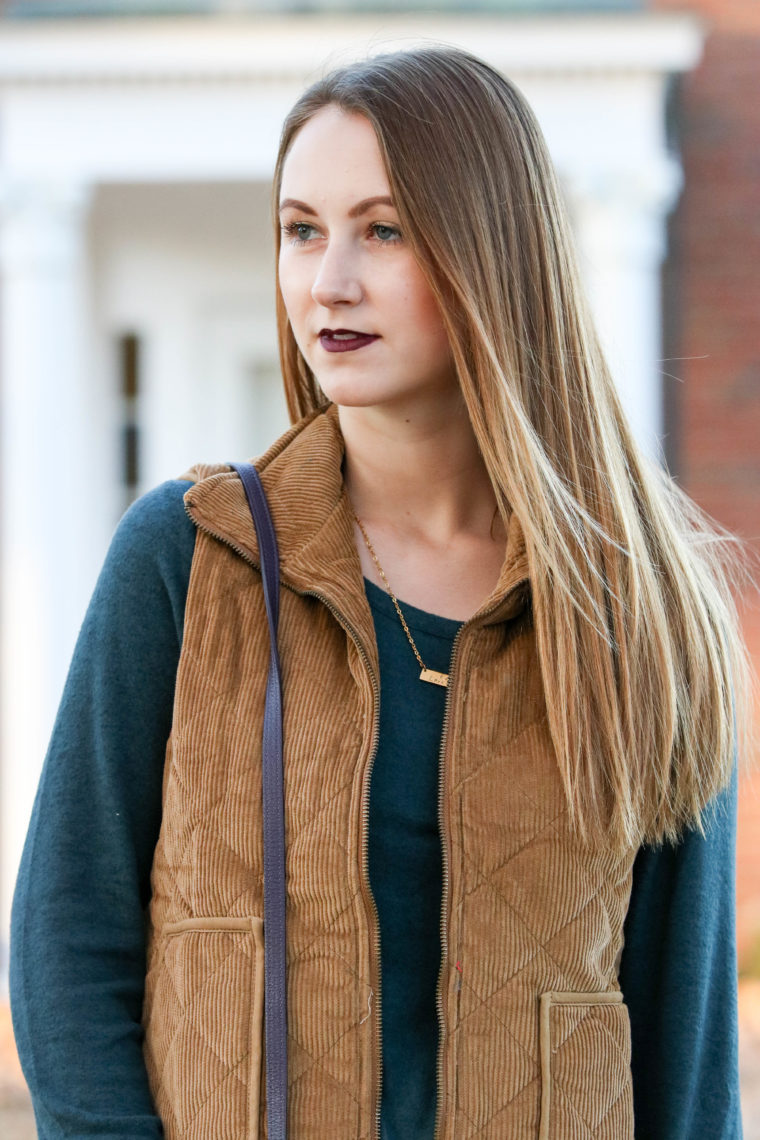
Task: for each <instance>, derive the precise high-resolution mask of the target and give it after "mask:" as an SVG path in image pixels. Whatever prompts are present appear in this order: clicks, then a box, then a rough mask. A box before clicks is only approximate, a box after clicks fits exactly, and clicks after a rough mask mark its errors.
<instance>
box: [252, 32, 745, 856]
mask: <svg viewBox="0 0 760 1140" xmlns="http://www.w3.org/2000/svg"><path fill="white" fill-rule="evenodd" d="M327 105H335V106H337V107H339V108H341V109H343V110H344V111H346V112H349V113H355V114H360V115H363V116H365V117H366V118H367V119H368V120H369V122H370V123H371V124H372V126H373V127H374V130H375V133H376V136H377V141H378V144H379V147H380V152H381V154H382V157H383V161H384V163H385V168H386V172H387V176H388V181H389V184H390V187H391V193H392V195H393V198H394V201H395V203H396V206H397V210H398V214H399V218H400V221H401V229H402V232H403V234H404V239H405V240H406V241H407V242H408V244H409V245H410V247H411V249H412V251H413V253H414V254H415V256H416V258H417V260H418V262H419V264H420V266H421V268H422V270H423V272H424V273H425V276H426V278H427V280H428V282H429V285H430V287H431V289H432V290H433V293H434V294H435V296H436V299H437V301H438V303H439V305H440V309H441V313H442V317H443V320H444V321H445V326H446V329H447V332H448V336H449V339H450V342H451V346H452V350H453V355H454V361H455V366H456V370H457V374H458V378H459V383H460V385H461V389H462V393H463V396H464V399H465V402H466V405H467V408H468V412H469V416H470V420H471V423H472V427H473V429H474V432H475V436H476V438H477V442H478V444H479V447H480V451H481V453H482V456H483V459H484V462H485V464H486V467H487V470H488V473H489V476H490V479H491V483H492V485H493V488H494V491H495V493H496V497H497V501H498V502H499V505H500V508H501V509H502V512H503V513H505V514H506V513H508V512H509V511H512V510H514V511H515V512H516V514H517V517H518V519H519V520H520V523H521V525H522V528H523V531H524V534H525V542H526V551H527V555H528V560H529V566H530V574H531V596H532V607H533V619H534V623H535V631H536V641H537V648H538V654H539V660H540V667H541V672H542V681H543V685H544V692H545V696H546V707H547V716H548V727H549V731H550V733H551V737H552V742H553V746H554V749H555V751H556V756H557V763H558V765H559V770H560V773H561V777H562V781H563V784H564V788H565V792H566V796H567V801H568V806H569V812H570V816H571V819H572V820H573V822H574V824H575V826H576V828H577V830H578V832H579V834H580V835H581V836H582V838H584V839H585V840H596V841H600V840H601V841H604V842H607V843H611V844H612V845H613V846H616V847H620V848H624V847H626V846H629V845H638V844H640V843H642V842H661V841H663V840H664V839H669V840H675V839H676V838H677V837H678V836H679V835H680V834H681V833H682V832H683V830H684V828H685V827H687V826H694V827H696V828H697V829H698V830H703V819H702V816H703V813H704V808H705V806H706V805H707V803H708V802H709V801H710V800H711V799H712V797H713V796H714V795H715V794H716V793H717V792H718V791H720V790H721V789H722V788H724V787H725V786H726V785H727V783H728V782H729V780H730V777H731V772H732V768H733V764H734V760H735V756H736V753H737V744H740V745H741V748H742V750H745V749H746V750H749V749H751V748H753V747H754V735H753V732H752V730H751V724H752V701H753V688H754V684H753V680H754V679H753V672H752V665H751V661H750V657H749V654H748V652H747V648H746V645H745V643H744V641H743V638H742V635H741V629H740V623H739V618H738V613H737V609H736V605H735V602H734V599H733V596H732V588H733V587H735V586H736V587H738V586H739V583H740V582H742V583H743V582H745V581H746V582H748V583H750V584H751V583H753V579H752V577H751V574H750V572H749V570H748V569H747V568H746V566H745V562H746V561H747V560H748V558H749V548H748V547H747V546H746V544H744V543H742V541H741V540H740V539H739V538H738V537H737V536H736V535H734V534H732V533H731V532H729V531H728V530H726V529H725V528H723V527H721V526H720V525H719V524H718V523H716V522H715V520H713V519H711V518H710V517H709V516H708V515H707V514H706V513H704V512H703V511H702V510H701V509H700V508H699V507H698V506H697V505H696V503H694V502H693V500H691V499H690V498H689V497H688V496H687V495H686V494H685V492H684V491H682V490H681V489H680V488H679V487H678V486H677V484H676V483H675V481H674V479H673V478H672V477H671V476H670V475H669V474H668V473H667V471H666V470H665V469H664V468H663V467H661V466H660V464H659V463H658V462H657V461H656V460H654V459H651V458H649V457H648V456H647V454H646V453H645V452H644V451H643V449H641V448H640V447H639V446H638V445H637V443H636V441H635V439H634V436H633V433H632V430H631V428H630V426H629V424H628V422H627V420H626V418H625V415H624V413H623V410H622V407H621V404H620V401H619V398H618V394H617V392H616V390H615V386H614V383H613V381H612V378H611V375H610V371H609V368H608V365H607V363H606V361H605V358H604V355H603V353H602V350H601V347H600V343H599V339H598V336H597V333H596V330H595V327H594V323H593V320H592V318H591V315H590V312H589V309H588V306H587V303H586V299H585V296H584V292H583V289H582V287H581V284H580V278H579V273H578V269H577V264H576V255H575V251H574V242H573V238H572V235H571V230H570V226H569V223H568V220H567V216H566V213H565V209H564V206H563V201H562V195H561V193H560V190H559V186H558V183H557V179H556V175H555V172H554V169H553V166H552V163H551V160H550V158H549V154H548V150H547V147H546V143H545V141H544V139H543V135H542V133H541V130H540V128H539V126H538V123H537V121H536V119H535V116H534V114H533V112H532V110H531V108H530V107H529V105H528V104H527V102H526V100H525V98H524V96H523V95H522V94H521V93H520V91H519V90H518V88H517V87H516V86H515V85H514V84H513V83H511V82H510V81H509V80H508V79H506V78H505V77H504V76H503V75H501V74H500V73H499V72H498V71H496V70H495V69H494V68H492V67H491V66H489V65H488V64H487V63H485V62H484V61H482V60H481V59H478V58H476V57H475V56H473V55H470V54H469V53H467V52H464V51H461V50H459V49H456V48H450V47H446V46H438V45H431V46H427V47H422V48H416V49H412V50H405V51H395V52H392V53H389V54H384V55H377V56H374V57H371V58H369V59H366V60H362V61H360V62H358V63H354V64H350V65H348V66H346V67H342V68H339V69H337V70H335V71H332V72H331V73H330V74H328V75H327V76H325V77H324V78H322V79H320V80H318V81H317V82H316V83H315V84H313V85H312V86H311V87H310V88H309V89H308V90H307V91H306V92H305V93H304V94H303V95H302V96H301V98H300V99H299V100H298V102H297V103H296V104H295V106H294V107H293V109H292V111H291V112H290V114H289V115H288V117H287V119H286V120H285V123H284V126H283V130H282V137H281V142H280V148H279V154H278V158H277V164H276V169H275V176H274V187H273V211H272V212H273V223H274V228H275V243H276V247H277V251H278V253H279V248H280V229H279V222H278V218H277V204H278V201H279V195H280V184H281V179H282V169H283V163H284V160H285V158H286V156H287V154H288V150H289V148H290V146H291V143H292V142H293V139H294V137H295V135H296V133H297V132H298V131H299V129H300V128H301V127H302V126H303V125H304V123H306V122H308V120H309V119H310V118H311V117H312V115H314V114H315V113H316V112H317V111H318V110H319V109H320V108H322V107H324V106H327ZM277 306H278V334H279V347H280V361H281V367H282V373H283V379H284V384H285V389H286V395H287V402H288V409H289V413H290V417H291V420H293V421H295V420H297V419H299V418H300V417H301V416H304V415H306V414H307V413H309V412H312V411H313V410H315V409H317V408H320V407H323V406H325V405H326V404H327V400H326V397H325V395H324V393H323V392H322V390H321V389H320V387H319V384H318V382H317V380H316V378H315V376H314V375H313V373H312V371H311V369H310V368H309V366H308V365H307V363H306V361H305V359H304V357H303V355H302V354H301V352H300V350H299V348H298V345H297V344H296V341H295V337H294V335H293V331H292V329H291V326H290V322H289V320H288V316H287V313H286V311H285V307H284V304H283V301H282V296H281V293H280V290H279V285H278V288H277ZM740 571H741V573H740Z"/></svg>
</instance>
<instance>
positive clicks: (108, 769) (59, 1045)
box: [10, 480, 742, 1140]
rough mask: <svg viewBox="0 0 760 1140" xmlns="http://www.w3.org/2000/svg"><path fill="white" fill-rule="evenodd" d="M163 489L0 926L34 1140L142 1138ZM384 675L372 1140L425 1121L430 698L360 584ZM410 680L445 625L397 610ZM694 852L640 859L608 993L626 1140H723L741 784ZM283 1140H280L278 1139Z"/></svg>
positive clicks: (70, 701)
mask: <svg viewBox="0 0 760 1140" xmlns="http://www.w3.org/2000/svg"><path fill="white" fill-rule="evenodd" d="M186 490H187V483H184V482H181V481H179V480H171V481H168V482H166V483H163V484H161V486H159V487H157V488H156V489H155V490H153V491H151V492H149V493H148V494H147V495H144V496H143V497H142V498H141V499H139V500H138V501H137V502H136V503H135V504H133V506H132V507H131V508H130V509H129V511H127V513H126V515H125V516H124V518H123V519H122V521H121V523H120V525H119V527H118V529H117V531H116V534H115V536H114V539H113V542H112V544H111V547H110V549H109V552H108V555H107V558H106V561H105V564H104V566H103V569H102V572H101V574H100V577H99V580H98V583H97V586H96V588H95V591H94V594H93V597H92V600H91V603H90V606H89V608H88V611H87V614H86V616H85V619H84V623H83V625H82V629H81V632H80V635H79V639H78V641H77V645H76V649H75V652H74V657H73V660H72V663H71V668H70V670H69V675H68V678H67V681H66V685H65V689H64V693H63V697H62V700H61V705H60V708H59V711H58V716H57V719H56V722H55V727H54V730H53V734H52V738H51V741H50V746H49V749H48V753H47V757H46V759H45V765H44V769H43V773H42V777H41V780H40V785H39V789H38V793H37V797H36V800H35V804H34V810H33V814H32V819H31V823H30V827H29V833H28V836H27V841H26V845H25V848H24V853H23V857H22V863H21V868H20V871H19V877H18V883H17V887H16V894H15V898H14V905H13V915H12V924H11V974H10V980H11V1001H12V1009H13V1018H14V1028H15V1031H16V1037H17V1042H18V1049H19V1055H20V1057H21V1062H22V1066H23V1069H24V1073H25V1075H26V1078H27V1081H28V1083H29V1087H30V1090H31V1093H32V1098H33V1101H34V1107H35V1113H36V1117H37V1126H38V1130H39V1137H40V1140H58V1138H61V1137H98V1138H99V1140H116V1138H118V1140H140V1138H145V1140H148V1138H150V1140H157V1138H158V1137H160V1136H161V1135H162V1129H161V1123H160V1121H159V1119H158V1117H157V1116H156V1114H155V1111H154V1109H153V1105H152V1102H151V1098H150V1093H149V1089H148V1083H147V1078H146V1073H145V1068H144V1065H143V1060H142V1052H141V1042H142V1030H141V1027H140V1016H141V1006H142V996H143V984H144V969H145V949H144V937H143V931H144V916H145V907H146V904H147V902H148V899H149V894H150V869H151V863H152V858H153V849H154V847H155V843H156V839H157V836H158V829H159V826H160V819H161V781H162V774H163V763H164V750H165V743H166V739H167V737H168V735H169V731H170V727H171V715H172V699H173V692H174V681H175V674H176V668H177V661H178V657H179V652H180V646H181V643H182V628H183V616H184V606H185V596H186V592H187V584H188V577H189V572H190V563H191V560H192V555H193V546H194V541H195V529H194V526H193V524H192V522H191V521H190V519H189V518H188V516H187V515H186V514H185V511H184V508H183V504H182V496H183V494H184V492H185V491H186ZM366 589H367V597H368V599H369V602H370V605H371V608H372V613H373V616H374V621H375V629H376V634H377V642H378V650H379V657H380V684H381V700H380V744H379V748H378V751H377V755H376V758H375V764H374V768H373V772H372V782H371V789H370V833H369V870H370V882H371V886H372V890H373V894H374V896H375V899H376V902H377V906H378V914H379V917H380V931H381V969H382V1026H383V1100H382V1140H431V1138H432V1131H433V1123H434V1116H435V1107H436V1106H435V1095H436V1072H435V1063H436V1049H437V1035H438V1026H437V1018H436V1010H435V988H436V982H437V974H438V967H439V962H440V905H441V847H440V837H439V834H438V816H437V808H438V754H439V744H440V733H441V722H442V717H443V703H444V697H445V691H444V690H443V689H439V688H437V687H436V686H433V685H425V684H422V683H420V681H419V679H418V673H419V670H418V666H417V664H416V661H415V659H414V655H413V653H412V650H411V647H410V646H409V643H408V642H407V640H406V637H405V635H404V632H403V629H402V628H401V624H400V622H399V621H398V617H397V615H396V612H395V610H394V609H393V606H392V603H391V601H390V598H389V597H388V596H387V594H385V593H384V592H383V591H382V590H380V589H379V588H378V587H377V586H375V585H373V584H372V583H371V582H366ZM401 605H402V608H403V610H404V614H405V617H406V619H407V622H408V623H409V626H410V628H411V629H412V631H413V636H414V638H415V641H416V642H417V645H418V647H419V650H420V653H421V655H422V657H423V659H424V661H425V663H426V664H427V665H429V666H430V667H432V668H434V669H440V670H444V671H445V670H446V669H447V668H448V662H449V657H450V653H451V644H452V641H453V638H454V635H455V633H456V630H457V628H458V624H459V623H457V622H455V621H451V620H448V619H445V618H440V617H437V616H435V615H432V614H427V613H424V612H423V611H421V610H418V609H415V608H414V607H412V606H409V605H405V604H404V602H403V600H402V601H401ZM709 815H710V821H709V826H708V833H707V836H706V838H702V837H700V836H699V835H697V834H696V833H693V832H692V833H689V834H688V835H687V836H686V837H685V838H684V840H683V841H682V842H681V843H680V844H679V845H678V846H675V847H674V846H664V847H662V848H660V849H642V850H641V851H640V852H639V854H638V856H637V858H636V862H635V864H634V872H633V890H632V896H631V904H630V908H629V911H628V915H627V918H626V923H625V948H624V952H623V958H622V963H621V970H620V981H621V987H622V990H623V994H624V998H625V1001H626V1003H627V1006H628V1009H629V1013H630V1018H631V1028H632V1043H633V1060H632V1069H633V1088H634V1105H635V1115H636V1135H637V1140H708V1138H709V1140H740V1138H741V1135H742V1131H741V1117H740V1108H739V1083H738V1062H737V1021H736V950H735V936H734V846H735V816H736V779H734V781H733V784H732V786H731V787H730V789H728V790H727V791H726V792H725V793H723V794H722V795H721V796H720V797H719V798H718V800H716V801H715V803H714V805H712V806H711V810H710V813H709ZM294 1140H297V1138H294Z"/></svg>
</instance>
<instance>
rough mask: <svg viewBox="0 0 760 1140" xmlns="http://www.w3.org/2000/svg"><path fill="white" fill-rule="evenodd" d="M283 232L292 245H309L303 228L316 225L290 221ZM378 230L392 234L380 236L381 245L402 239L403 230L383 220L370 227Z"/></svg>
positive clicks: (372, 229)
mask: <svg viewBox="0 0 760 1140" xmlns="http://www.w3.org/2000/svg"><path fill="white" fill-rule="evenodd" d="M280 229H281V230H282V232H283V233H284V234H285V235H286V236H287V237H288V240H289V241H290V244H291V245H308V243H309V240H310V239H309V238H304V237H301V236H300V232H299V231H301V230H313V229H314V226H312V225H311V223H310V222H288V223H287V225H283V226H280ZM378 230H384V231H385V232H386V233H389V234H391V235H392V237H391V238H390V239H385V238H381V237H378V238H377V240H378V243H379V244H380V245H395V244H396V242H397V241H400V240H401V231H400V230H398V229H396V227H395V226H386V225H383V223H382V222H373V223H372V225H371V226H370V227H369V232H372V233H375V235H376V236H377V231H378Z"/></svg>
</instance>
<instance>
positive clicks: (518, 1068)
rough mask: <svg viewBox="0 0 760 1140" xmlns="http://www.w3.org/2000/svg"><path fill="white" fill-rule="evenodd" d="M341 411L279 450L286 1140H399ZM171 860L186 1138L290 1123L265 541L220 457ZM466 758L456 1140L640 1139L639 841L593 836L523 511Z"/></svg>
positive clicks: (173, 776)
mask: <svg viewBox="0 0 760 1140" xmlns="http://www.w3.org/2000/svg"><path fill="white" fill-rule="evenodd" d="M342 456H343V440H342V435H341V432H340V426H339V421H338V417H337V409H336V408H335V407H334V405H330V406H329V407H328V409H327V411H323V412H318V413H315V414H313V415H311V416H308V417H306V418H305V419H304V420H302V421H301V422H300V423H299V424H296V425H295V426H294V427H293V428H291V429H290V431H288V432H287V433H286V434H285V435H284V436H283V437H282V438H281V439H280V440H278V441H277V442H276V443H275V444H274V445H273V446H272V447H271V448H270V450H269V451H268V452H267V453H266V454H265V455H264V456H263V457H262V458H260V459H259V460H257V463H256V466H257V468H258V470H259V472H260V474H261V476H262V481H263V484H264V487H265V489H266V492H267V495H268V498H269V501H270V505H271V508H272V514H273V518H274V523H275V527H276V529H277V533H278V538H279V543H280V554H281V580H282V585H283V590H282V597H281V615H280V653H281V658H282V680H283V687H284V713H283V716H284V739H285V758H284V765H285V772H284V783H285V826H286V842H287V857H286V883H287V971H288V983H287V985H288V1069H289V1071H288V1079H289V1088H288V1135H289V1137H292V1140H327V1138H328V1137H329V1140H379V1105H380V1093H381V1081H382V1072H381V1040H382V1038H381V1034H382V1026H381V994H380V984H379V977H380V974H379V966H380V961H379V954H380V946H379V934H378V923H377V912H376V910H375V907H374V902H373V899H372V895H371V892H370V888H369V880H368V875H367V821H368V796H369V781H370V775H371V769H372V763H373V758H374V753H375V750H376V744H377V723H378V705H379V680H378V659H377V647H376V643H375V637H374V627H373V623H372V616H371V612H370V609H369V606H368V603H367V599H366V595H365V591H364V586H363V580H362V570H361V566H360V562H359V557H358V554H357V551H356V547H355V544H354V538H353V530H352V516H351V513H350V509H349V506H348V503H347V499H346V496H345V492H344V488H343V481H342V473H341V460H342ZM185 477H186V478H190V479H192V480H194V482H193V484H192V485H191V486H190V487H189V489H188V491H187V493H186V495H185V506H186V510H187V512H188V514H189V515H190V517H191V519H192V520H193V521H194V523H195V524H196V527H197V538H196V546H195V553H194V557H193V562H192V568H191V574H190V582H189V589H188V595H187V604H186V612H185V625H184V639H183V644H182V650H181V656H180V661H179V667H178V672H177V681H176V692H175V703H174V714H173V723H172V729H171V735H170V738H169V740H168V743H167V750H166V766H165V774H164V789H163V821H162V826H161V832H160V838H159V841H158V844H157V847H156V851H155V857H154V863H153V872H152V889H153V893H152V901H151V906H150V922H149V930H148V969H147V977H146V994H145V1003H144V1017H143V1020H144V1026H145V1060H146V1065H147V1070H148V1074H149V1079H150V1083H151V1089H152V1093H153V1097H154V1100H155V1104H156V1108H157V1111H158V1112H159V1114H160V1116H161V1117H162V1120H163V1123H164V1128H165V1132H166V1135H167V1137H168V1138H169V1140H185V1138H187V1140H190V1138H192V1140H212V1138H213V1140H259V1138H262V1137H266V1135H267V1126H266V1089H265V1081H264V1073H265V1067H264V1066H265V1060H264V1037H263V980H264V976H263V967H264V961H263V958H264V950H263V946H264V943H263V914H264V908H263V870H262V863H263V843H262V815H261V724H262V716H263V708H264V692H265V685H266V676H267V664H268V653H269V650H268V640H267V626H266V619H265V611H264V601H263V595H262V591H261V583H260V577H259V573H258V547H257V542H256V536H255V532H254V529H253V525H252V522H251V518H250V514H249V511H248V506H247V503H246V500H245V496H244V492H243V487H242V484H241V483H240V480H239V479H238V477H237V475H236V474H235V473H234V472H232V471H231V470H230V469H229V468H228V467H227V466H225V465H219V464H217V465H214V466H210V465H199V466H198V467H196V468H194V469H193V470H192V471H191V472H189V473H187V474H186V476H185ZM446 700H447V706H446V716H445V721H444V730H443V737H442V744H441V756H440V801H439V810H440V831H441V842H442V849H443V871H444V877H443V897H442V900H441V903H442V906H441V942H442V958H441V970H440V975H439V981H438V1014H439V1021H440V1039H439V1052H438V1119H437V1127H436V1140H466V1138H469V1137H473V1138H474V1137H478V1140H587V1138H591V1137H593V1138H595V1140H632V1138H633V1106H632V1088H631V1072H630V1026H629V1020H628V1011H627V1008H626V1006H625V1004H624V1002H623V997H622V994H621V992H620V988H619V984H618V974H617V971H618V964H619V960H620V953H621V949H622V941H623V920H624V917H625V914H626V910H627V907H628V901H629V895H630V888H631V870H632V864H633V859H634V855H635V852H634V851H633V850H632V851H630V852H629V853H627V854H625V855H623V856H621V855H613V854H611V853H610V852H608V851H607V850H600V849H597V848H587V847H584V846H583V845H582V844H581V843H580V842H579V841H578V839H577V837H576V836H575V834H574V832H573V830H572V829H571V827H570V825H569V822H568V815H567V806H566V800H565V796H564V792H563V789H562V786H561V782H560V777H559V772H558V769H557V764H556V758H555V753H554V751H553V746H552V742H551V737H550V734H549V730H548V725H547V717H546V706H545V702H544V694H543V687H542V683H541V673H540V668H539V661H538V656H537V650H536V642H535V635H534V627H533V622H532V615H531V604H530V579H529V573H528V563H527V557H526V550H525V542H524V537H523V534H522V530H521V527H520V524H519V521H518V519H517V518H516V516H515V515H514V513H512V515H511V516H510V517H509V520H508V541H507V548H506V552H505V559H504V563H503V566H502V570H501V575H500V578H499V581H498V584H497V585H496V587H495V588H494V590H493V592H492V593H491V595H490V596H489V597H488V598H487V599H486V601H485V602H484V603H483V605H482V606H481V608H480V609H479V611H478V613H477V614H476V615H474V616H473V618H471V619H470V620H469V621H468V622H466V623H464V625H463V626H462V628H461V630H460V632H459V634H458V636H457V639H456V642H455V646H454V651H453V659H452V669H451V677H450V683H449V688H448V690H447V698H446Z"/></svg>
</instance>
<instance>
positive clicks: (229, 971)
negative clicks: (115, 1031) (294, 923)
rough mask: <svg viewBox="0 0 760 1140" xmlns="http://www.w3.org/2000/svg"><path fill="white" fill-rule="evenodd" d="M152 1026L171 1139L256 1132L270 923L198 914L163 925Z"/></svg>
mask: <svg viewBox="0 0 760 1140" xmlns="http://www.w3.org/2000/svg"><path fill="white" fill-rule="evenodd" d="M157 940H158V942H159V947H157V949H158V952H159V958H158V961H157V963H156V974H155V978H154V982H153V985H152V987H151V988H152V990H153V993H152V1000H151V1013H150V1017H149V1019H148V1022H147V1025H146V1041H145V1044H146V1062H147V1068H148V1075H149V1078H150V1082H151V1090H152V1093H153V1098H154V1101H155V1104H156V1110H157V1111H158V1113H159V1115H160V1116H161V1119H162V1121H163V1125H164V1134H165V1136H166V1137H167V1140H257V1138H258V1135H259V1097H260V1093H261V1063H262V1051H263V1020H264V922H263V919H261V918H190V919H185V920H183V921H182V922H175V923H170V924H167V925H166V926H164V927H163V929H162V930H161V931H160V932H158V934H157Z"/></svg>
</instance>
